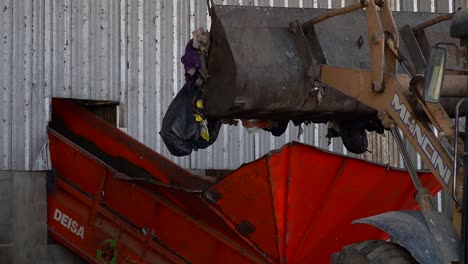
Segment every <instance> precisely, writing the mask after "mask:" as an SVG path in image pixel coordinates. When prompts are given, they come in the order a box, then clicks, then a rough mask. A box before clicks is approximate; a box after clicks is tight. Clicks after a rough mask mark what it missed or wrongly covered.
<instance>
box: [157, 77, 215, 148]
mask: <svg viewBox="0 0 468 264" xmlns="http://www.w3.org/2000/svg"><path fill="white" fill-rule="evenodd" d="M197 90H198V89H197ZM194 92H196V91H194V90H191V89H190V87H189V86H188V85H184V87H183V88H182V89H181V90H180V91H179V93H178V94H177V96H176V97H175V98H174V100H173V101H172V102H171V105H170V106H169V108H168V109H167V112H166V114H165V116H164V119H163V123H162V129H161V132H159V134H160V135H161V137H162V139H163V141H164V144H165V145H166V147H167V148H168V149H169V151H170V152H171V153H172V155H175V156H186V155H189V154H190V153H192V150H197V149H204V148H207V147H208V146H210V145H211V144H213V143H214V142H215V141H216V138H217V137H218V132H219V129H220V127H221V122H219V121H218V120H216V119H209V118H208V119H206V118H204V117H203V116H201V114H200V113H197V112H195V111H194V100H193V99H194V98H196V97H194ZM195 107H196V105H195ZM205 122H206V123H205Z"/></svg>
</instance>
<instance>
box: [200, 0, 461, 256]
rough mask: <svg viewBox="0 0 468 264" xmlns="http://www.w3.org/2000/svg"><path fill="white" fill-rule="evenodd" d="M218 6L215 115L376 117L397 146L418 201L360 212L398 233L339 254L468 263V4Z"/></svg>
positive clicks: (382, 0)
mask: <svg viewBox="0 0 468 264" xmlns="http://www.w3.org/2000/svg"><path fill="white" fill-rule="evenodd" d="M210 15H211V16H212V20H213V22H212V28H211V41H212V46H211V47H210V51H209V54H208V57H207V69H208V72H209V74H210V77H209V79H208V81H207V84H206V94H205V99H206V112H207V115H209V116H212V117H218V118H244V119H266V120H281V121H284V120H293V121H296V122H299V123H300V122H303V121H313V122H328V123H330V122H337V123H342V122H356V123H361V124H362V123H364V126H365V127H366V128H367V129H368V130H369V131H372V129H370V128H371V127H372V126H374V125H375V124H376V123H377V124H378V126H382V127H383V128H384V129H386V130H389V131H390V132H391V134H392V136H393V138H394V139H395V141H396V143H397V145H398V147H399V151H400V152H401V156H402V158H403V160H404V164H405V166H406V168H407V170H408V172H409V175H410V177H411V180H412V182H413V184H414V188H415V190H416V191H415V193H414V198H415V200H416V201H417V204H418V205H419V211H417V212H409V211H394V212H387V213H384V214H380V215H375V216H371V217H367V218H364V219H358V220H355V223H360V224H368V225H372V226H375V227H377V228H379V229H381V230H384V231H385V232H387V233H388V234H389V235H390V236H391V238H390V239H389V241H377V240H373V241H364V242H360V243H357V244H353V245H349V246H347V247H345V248H343V250H342V251H341V252H337V253H335V254H333V255H332V258H331V261H332V263H336V264H338V263H340V264H341V263H350V264H351V263H424V264H426V263H427V264H431V263H468V241H467V239H468V236H467V234H468V229H467V219H468V213H467V209H466V208H465V206H464V205H465V201H468V192H463V190H464V189H467V188H468V186H467V180H466V179H467V176H466V172H464V170H463V165H464V164H465V163H466V162H468V154H467V152H468V145H465V144H464V143H463V142H467V138H466V137H465V138H463V137H464V135H466V134H463V133H460V129H459V117H460V114H461V113H466V111H467V110H466V107H465V108H464V109H461V108H462V107H461V106H462V105H463V102H464V101H465V100H466V98H468V82H467V80H468V79H467V73H468V71H467V65H468V56H467V52H466V50H467V48H468V10H466V9H462V10H458V11H457V12H456V13H454V14H421V13H412V14H411V13H399V12H395V13H394V12H392V11H391V9H390V7H389V3H388V1H386V0H375V1H374V0H369V1H367V0H360V1H357V3H355V4H353V5H350V6H347V7H344V8H341V9H335V10H318V9H310V10H305V9H294V8H266V7H265V8H264V7H224V6H214V5H213V4H212V3H211V8H210ZM465 97H466V98H465ZM465 105H468V104H465ZM403 137H404V138H406V140H407V141H408V142H410V143H411V145H412V146H413V147H414V149H415V150H416V151H417V153H418V154H419V155H420V157H421V159H422V161H423V163H424V165H425V166H426V167H427V168H428V169H429V170H430V171H431V172H432V173H433V175H434V176H435V177H436V178H437V179H438V181H439V183H440V184H441V186H442V187H443V189H444V190H445V191H446V192H447V193H449V194H450V196H451V197H452V198H453V202H454V204H455V208H456V209H455V210H454V211H455V212H454V215H453V217H452V218H453V220H449V218H448V217H447V216H445V215H444V214H443V213H441V212H438V211H437V210H436V207H435V206H434V202H433V200H432V196H431V194H430V193H429V191H428V190H427V189H426V188H425V187H424V186H423V185H422V184H421V182H420V179H419V177H418V175H417V173H416V166H415V164H413V161H412V159H411V157H410V155H409V154H408V151H407V150H406V147H405V143H404V141H403Z"/></svg>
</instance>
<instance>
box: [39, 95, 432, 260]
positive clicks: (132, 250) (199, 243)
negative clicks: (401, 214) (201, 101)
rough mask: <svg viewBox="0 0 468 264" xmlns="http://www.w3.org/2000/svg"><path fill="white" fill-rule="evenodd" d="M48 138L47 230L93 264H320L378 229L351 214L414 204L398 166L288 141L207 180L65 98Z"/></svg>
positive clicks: (424, 176) (426, 179)
mask: <svg viewBox="0 0 468 264" xmlns="http://www.w3.org/2000/svg"><path fill="white" fill-rule="evenodd" d="M49 139H50V151H51V159H52V164H53V167H54V169H55V171H56V174H57V175H58V178H57V181H56V183H57V184H56V186H57V188H56V190H55V191H54V192H51V193H50V194H49V197H48V225H49V230H50V234H51V235H52V236H53V237H55V238H56V239H58V240H59V241H60V242H62V243H63V244H65V245H66V246H67V247H69V248H70V249H72V250H74V251H75V252H77V253H78V254H80V255H81V256H83V257H84V258H85V259H87V260H88V261H90V262H95V263H112V261H113V260H114V261H116V263H167V262H168V263H185V262H192V263H220V262H222V263H329V261H330V254H331V253H333V252H335V251H338V250H340V249H341V248H342V247H343V246H345V245H347V244H349V243H353V242H357V241H361V240H366V239H384V238H386V237H387V235H386V234H385V233H383V232H382V231H380V230H377V229H375V228H373V227H370V226H365V225H351V222H352V221H353V220H355V219H358V218H362V217H367V216H370V215H375V214H379V213H382V212H386V211H389V210H401V209H415V208H416V203H415V202H414V199H413V192H414V188H413V187H412V184H411V181H410V178H409V176H408V173H407V172H404V171H398V170H394V169H391V168H387V167H385V166H380V165H376V164H371V163H368V162H364V161H361V160H357V159H352V158H348V157H343V156H339V155H335V154H332V153H328V152H324V151H322V150H319V149H316V148H314V147H311V146H307V145H303V144H298V143H292V144H288V145H286V146H284V147H283V148H282V149H281V150H279V151H275V152H272V153H270V154H268V155H266V156H264V157H263V158H261V159H259V160H257V161H254V162H252V163H249V164H247V165H244V166H242V167H241V168H239V169H238V170H236V171H235V172H233V173H232V174H230V175H228V176H226V177H224V178H223V179H220V180H219V181H218V182H216V183H214V184H210V183H206V182H204V181H202V180H201V179H200V178H197V177H196V176H193V175H191V174H190V173H188V172H187V171H185V170H183V169H182V168H180V167H178V166H177V165H175V164H173V163H172V162H171V161H169V160H167V159H166V158H164V157H162V156H161V155H159V154H158V153H156V152H154V151H152V150H151V149H149V148H147V147H145V146H144V145H142V144H141V143H139V142H137V141H136V140H134V139H132V138H130V137H128V136H127V135H126V134H124V133H122V132H121V131H119V130H118V129H116V128H114V127H112V126H110V125H109V124H107V123H106V122H104V121H102V120H100V119H99V118H97V117H95V116H93V115H92V114H91V113H89V112H87V111H86V110H85V109H83V108H81V107H79V106H78V105H76V104H74V103H73V102H72V101H70V100H58V99H54V100H53V118H52V122H51V125H50V129H49ZM420 175H421V180H422V182H423V184H424V185H425V186H427V187H428V188H429V190H431V191H432V192H433V193H434V192H436V191H438V190H439V189H440V186H439V185H438V183H437V181H436V180H435V178H434V177H433V176H432V175H431V174H430V173H421V174H420ZM80 228H82V231H80Z"/></svg>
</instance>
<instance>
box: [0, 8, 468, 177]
mask: <svg viewBox="0 0 468 264" xmlns="http://www.w3.org/2000/svg"><path fill="white" fill-rule="evenodd" d="M353 2H355V1H351V0H318V1H317V0H315V1H314V0H217V1H215V3H217V4H235V5H238V4H241V5H261V6H288V7H320V8H336V7H341V6H343V5H346V4H350V3H353ZM453 2H454V3H453V4H454V5H455V6H456V7H458V6H462V7H465V6H467V2H468V1H467V0H463V1H459V0H457V1H453ZM451 3H452V1H450V0H444V1H435V0H432V1H431V0H419V1H412V0H400V1H393V2H392V7H393V8H394V9H395V10H406V11H427V12H434V11H440V12H450V11H451V10H453V8H452V7H453V6H452V5H451ZM0 7H1V10H0V14H1V16H0V22H1V24H0V36H1V38H2V39H1V41H0V62H1V63H0V85H1V90H0V102H1V105H0V111H1V112H0V116H1V119H0V124H1V126H0V170H11V169H13V170H40V169H45V168H48V166H47V163H44V160H46V159H47V155H46V154H47V152H46V151H41V149H42V150H46V149H47V146H46V145H44V144H45V143H46V137H45V129H46V122H47V120H48V118H49V112H50V109H49V108H50V107H49V105H50V98H51V97H68V98H78V99H92V100H109V101H120V102H121V114H120V124H121V125H123V126H125V127H127V128H128V129H127V130H128V133H129V134H130V135H132V136H133V137H135V138H137V139H138V140H140V141H142V142H143V143H145V144H147V145H148V146H150V147H151V148H153V149H155V150H156V151H158V152H160V153H163V154H164V155H166V156H168V157H169V158H171V159H173V160H175V161H176V162H177V163H179V164H181V165H182V166H184V167H186V168H192V169H234V168H237V167H238V166H239V165H240V164H242V163H244V162H249V161H252V160H254V159H255V158H258V157H260V156H261V155H263V154H265V153H267V152H268V151H269V150H271V149H275V148H279V147H281V146H282V145H283V144H285V143H287V142H290V141H291V140H298V141H301V142H305V143H308V144H313V145H316V146H320V147H323V148H326V149H330V150H334V151H337V152H344V153H345V154H346V151H345V150H344V149H343V147H342V144H341V142H340V140H335V141H334V142H333V143H332V144H331V145H330V146H328V144H327V140H326V138H325V134H326V131H325V130H326V127H325V125H311V126H308V127H305V128H304V134H303V135H302V136H301V137H299V138H298V131H299V129H298V128H297V127H294V126H292V125H291V126H290V128H289V130H288V131H287V132H286V133H285V135H283V136H282V137H279V138H275V137H273V136H270V135H269V134H268V133H265V132H260V133H258V134H254V135H252V134H249V133H247V132H246V130H245V129H243V128H242V127H240V126H239V127H229V126H223V128H222V129H221V132H220V136H219V139H218V141H217V142H216V143H215V144H214V145H213V146H212V147H210V148H209V149H206V150H202V151H198V152H196V153H194V154H193V155H191V156H190V157H185V158H173V157H172V156H171V155H169V152H168V151H167V150H166V149H165V147H164V144H163V142H162V140H161V138H160V137H159V135H158V131H159V130H160V124H161V121H162V117H163V115H164V113H165V111H166V109H167V107H168V106H169V104H170V102H171V100H172V98H173V97H174V96H175V94H176V93H177V91H178V89H179V88H180V87H182V85H183V68H182V65H181V64H180V63H179V61H180V59H179V58H180V57H181V55H182V54H181V53H182V51H183V50H184V47H185V44H186V42H187V41H188V40H189V38H190V35H191V34H190V32H191V31H192V30H193V29H195V28H197V27H199V26H204V27H209V26H210V25H209V19H208V18H209V17H208V14H207V10H206V1H205V0H179V1H177V0H120V1H116V0H99V1H97V0H36V1H32V0H24V1H15V0H0ZM369 140H370V142H371V145H372V149H371V150H372V153H367V154H365V155H363V156H361V157H363V158H366V159H370V160H374V161H377V162H381V163H389V164H392V165H399V164H400V161H399V158H398V157H399V155H398V152H397V149H396V147H395V146H394V144H393V143H392V141H391V140H390V137H389V136H388V135H386V136H385V137H381V136H375V135H370V137H369ZM389 142H390V143H389Z"/></svg>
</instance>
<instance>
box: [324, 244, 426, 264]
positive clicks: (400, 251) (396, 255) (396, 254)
mask: <svg viewBox="0 0 468 264" xmlns="http://www.w3.org/2000/svg"><path fill="white" fill-rule="evenodd" d="M331 260H332V261H331V262H332V264H417V263H418V262H417V261H416V260H415V259H414V258H413V257H412V256H411V254H410V253H409V252H408V251H407V250H406V249H404V248H403V247H401V246H399V245H397V244H395V243H391V242H386V241H381V240H368V241H364V242H360V243H356V244H351V245H349V246H346V247H344V248H343V250H342V251H340V252H337V253H334V254H333V255H332V258H331Z"/></svg>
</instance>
